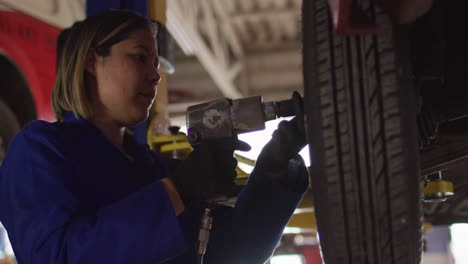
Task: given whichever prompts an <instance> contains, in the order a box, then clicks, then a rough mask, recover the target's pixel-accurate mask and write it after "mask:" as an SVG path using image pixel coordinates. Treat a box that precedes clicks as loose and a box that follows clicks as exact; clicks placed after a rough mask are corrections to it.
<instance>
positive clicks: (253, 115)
mask: <svg viewBox="0 0 468 264" xmlns="http://www.w3.org/2000/svg"><path fill="white" fill-rule="evenodd" d="M298 112H300V113H303V105H302V97H301V95H300V94H299V93H298V92H293V95H292V99H289V100H283V101H273V102H263V98H262V97H261V96H253V97H247V98H241V99H234V100H232V99H229V98H222V99H218V100H214V101H211V102H207V103H202V104H197V105H193V106H189V107H188V108H187V130H188V135H187V139H188V142H189V143H190V145H192V146H196V145H198V144H200V143H202V142H204V141H208V140H212V139H219V138H229V137H235V136H237V134H241V133H247V132H253V131H258V130H263V129H265V122H267V121H269V120H273V119H276V118H280V117H288V116H294V115H296V114H297V113H298ZM299 122H302V123H301V124H300V125H302V126H303V120H299Z"/></svg>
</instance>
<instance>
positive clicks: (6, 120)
mask: <svg viewBox="0 0 468 264" xmlns="http://www.w3.org/2000/svg"><path fill="white" fill-rule="evenodd" d="M19 130H20V125H19V122H18V119H17V118H16V115H15V114H14V113H13V111H11V109H10V107H8V105H7V104H6V103H5V102H4V101H2V100H1V99H0V163H1V161H2V160H3V156H4V154H5V153H6V150H7V148H8V144H9V143H10V141H11V140H12V139H13V137H14V136H15V135H16V133H18V131H19Z"/></svg>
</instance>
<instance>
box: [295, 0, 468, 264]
mask: <svg viewBox="0 0 468 264" xmlns="http://www.w3.org/2000/svg"><path fill="white" fill-rule="evenodd" d="M458 5H460V3H458V2H457V3H456V2H453V1H430V0H411V1H403V0H402V1H393V0H373V1H371V0H369V1H367V0H362V1H358V0H329V1H328V2H327V1H325V0H311V1H308V0H304V1H303V17H302V25H303V66H304V85H305V87H304V89H305V91H304V93H305V97H304V101H305V102H309V103H308V104H306V105H305V108H306V114H307V122H308V135H309V145H310V153H311V157H312V162H311V164H312V165H311V179H312V189H313V190H312V192H313V196H314V205H315V212H316V217H317V224H318V232H319V237H320V244H321V249H322V254H323V259H324V262H325V263H327V264H330V263H332V264H342V263H373V264H374V263H377V264H382V263H388V264H390V263H399V264H413V263H420V261H421V252H422V249H423V243H422V231H421V220H422V219H423V220H424V221H427V222H430V223H432V224H444V225H448V224H452V223H456V222H467V221H468V214H467V213H466V212H467V204H468V195H467V193H468V192H467V188H466V186H465V185H466V183H467V181H466V175H464V173H463V172H466V169H467V167H466V165H464V164H466V158H467V154H468V151H467V148H466V144H467V142H468V138H467V136H466V132H468V126H467V124H468V123H467V119H466V116H467V114H468V107H467V104H466V101H467V99H468V93H467V92H466V89H465V88H464V82H463V81H464V77H465V76H467V67H466V66H465V65H464V64H465V62H466V59H467V53H466V45H465V44H466V41H467V40H466V38H465V37H464V30H463V29H462V27H463V26H462V23H461V22H460V21H457V20H456V18H458V19H459V20H460V18H461V17H463V14H462V10H464V9H463V8H462V7H461V6H458ZM453 185H454V188H452V186H453ZM421 190H423V191H422V192H421ZM453 190H455V191H456V192H455V195H453V193H454V191H453ZM452 195H453V196H452ZM422 202H423V203H422ZM427 202H431V203H427ZM421 209H422V210H421Z"/></svg>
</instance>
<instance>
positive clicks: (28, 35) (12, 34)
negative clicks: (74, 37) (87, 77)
mask: <svg viewBox="0 0 468 264" xmlns="http://www.w3.org/2000/svg"><path fill="white" fill-rule="evenodd" d="M73 2H75V3H73ZM76 3H77V2H76V1H70V3H69V4H70V5H68V6H67V5H63V4H62V5H58V6H55V4H54V1H40V3H39V2H38V1H31V0H20V1H2V3H1V4H0V83H1V89H0V116H1V118H0V160H1V159H2V156H3V154H4V152H5V150H6V147H7V145H8V142H9V141H10V140H11V138H12V136H13V135H14V134H15V133H16V132H17V131H18V130H19V129H20V127H22V126H23V125H25V124H26V123H28V122H29V121H31V120H34V119H37V118H39V119H44V120H53V119H54V116H53V112H52V108H51V104H50V94H51V90H52V87H53V84H54V79H55V63H56V55H55V53H56V51H55V48H56V39H57V35H58V34H59V32H60V28H61V27H65V26H68V25H69V24H71V23H72V22H73V20H74V19H77V18H79V17H81V16H83V14H77V10H80V8H74V6H76V5H77V4H76ZM54 8H55V9H54ZM67 8H68V9H67ZM81 9H82V13H84V8H81ZM78 13H79V12H78Z"/></svg>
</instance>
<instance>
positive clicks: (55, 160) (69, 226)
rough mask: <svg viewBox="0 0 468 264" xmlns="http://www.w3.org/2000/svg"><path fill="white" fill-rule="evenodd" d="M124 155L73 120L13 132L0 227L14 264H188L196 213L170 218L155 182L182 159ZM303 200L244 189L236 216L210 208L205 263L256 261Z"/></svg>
mask: <svg viewBox="0 0 468 264" xmlns="http://www.w3.org/2000/svg"><path fill="white" fill-rule="evenodd" d="M129 140H130V142H131V139H129ZM130 147H131V148H130V154H131V155H132V156H133V158H134V160H133V161H130V160H129V159H127V158H126V157H125V155H123V153H122V152H120V151H119V150H118V149H117V148H116V147H115V146H114V145H113V144H112V143H111V142H110V141H109V140H108V139H107V138H106V137H105V136H104V135H103V134H102V133H101V132H100V130H99V129H97V128H96V127H95V126H94V125H93V124H92V123H90V122H89V121H88V120H86V119H84V118H76V117H75V116H74V115H73V114H72V113H71V112H66V113H65V117H64V120H63V121H62V122H55V123H49V122H45V121H33V122H31V123H29V124H28V125H27V126H25V127H24V128H23V129H22V130H21V132H19V133H18V135H17V136H16V137H15V138H14V140H13V141H12V142H11V144H10V147H9V150H8V152H7V154H6V157H5V159H4V161H3V164H2V166H1V167H0V221H1V222H2V223H3V224H4V226H5V227H6V229H7V231H8V234H9V237H10V240H11V243H12V246H13V249H14V252H15V255H16V258H17V260H18V263H20V264H21V263H114V264H116V263H181V264H182V263H183V264H190V263H195V256H196V253H195V244H196V240H197V236H198V228H199V222H200V216H201V211H202V210H201V208H196V207H194V208H186V209H185V211H184V212H183V213H181V214H180V215H179V216H176V214H175V212H174V209H173V207H172V204H171V201H170V199H169V196H168V194H167V192H166V190H165V188H164V186H163V185H162V183H161V182H160V179H162V178H164V177H167V176H168V175H169V174H170V173H171V172H172V171H173V170H174V169H175V168H176V167H177V165H178V164H179V163H180V161H179V160H174V159H169V158H166V157H163V156H160V155H158V154H156V153H154V152H152V151H150V150H149V148H148V146H147V145H139V144H136V143H133V144H130ZM194 177H196V175H194ZM259 178H261V177H259ZM264 178H265V177H264ZM301 198H302V194H301V193H294V192H290V191H288V190H286V189H283V188H282V187H280V186H279V185H276V183H274V182H270V181H268V180H267V179H264V180H259V181H252V183H249V184H247V185H246V186H245V187H244V188H243V190H242V192H241V193H240V195H239V197H238V200H237V203H236V206H235V207H234V208H231V207H221V206H220V207H218V208H217V209H215V210H214V215H213V217H214V218H213V219H214V222H213V229H212V232H211V236H210V243H209V245H208V250H207V253H206V256H205V262H204V263H216V264H220V263H263V262H264V261H265V260H267V259H268V257H269V256H270V255H271V254H272V252H273V250H274V248H275V246H276V245H277V243H278V241H279V239H280V237H281V234H282V231H283V229H284V227H285V225H286V224H287V222H288V220H289V219H290V217H291V215H292V213H293V211H294V209H295V208H296V206H297V204H298V203H299V201H300V199H301Z"/></svg>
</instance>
